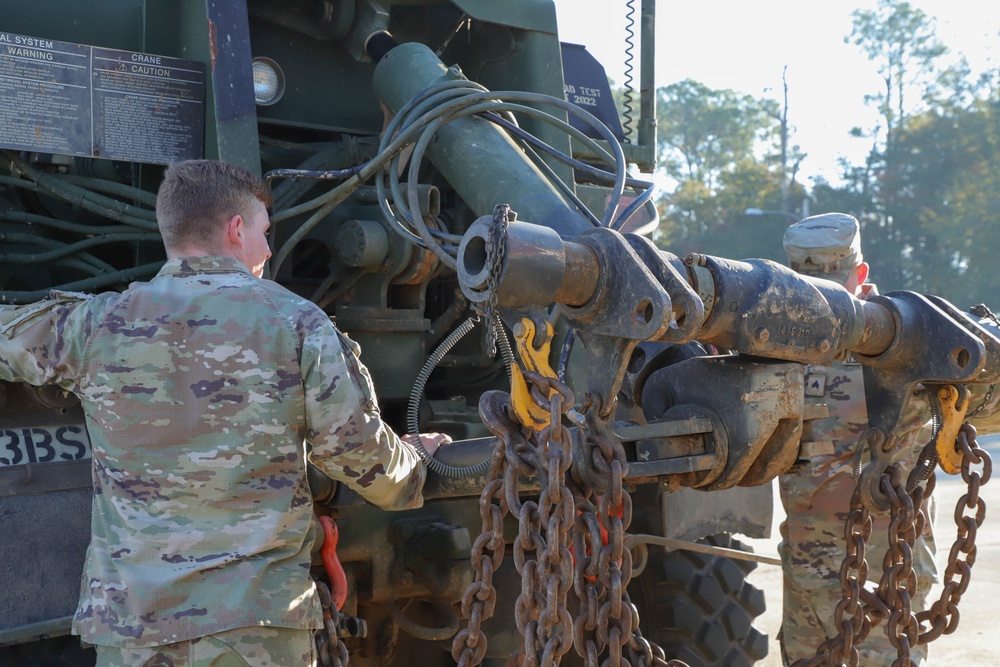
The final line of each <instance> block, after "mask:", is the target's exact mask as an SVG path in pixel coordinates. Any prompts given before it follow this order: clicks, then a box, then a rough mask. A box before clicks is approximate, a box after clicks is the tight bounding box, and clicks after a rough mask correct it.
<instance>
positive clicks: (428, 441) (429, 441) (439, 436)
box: [403, 433, 451, 456]
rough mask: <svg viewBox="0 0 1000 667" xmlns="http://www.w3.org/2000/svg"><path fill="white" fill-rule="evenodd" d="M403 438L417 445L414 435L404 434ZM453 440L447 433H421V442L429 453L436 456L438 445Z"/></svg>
mask: <svg viewBox="0 0 1000 667" xmlns="http://www.w3.org/2000/svg"><path fill="white" fill-rule="evenodd" d="M403 440H405V441H406V442H408V443H409V444H411V445H416V438H415V437H414V436H412V435H405V436H403ZM450 442H451V437H450V436H448V435H445V434H444V433H421V434H420V444H422V445H423V446H424V449H425V450H427V453H428V454H430V455H431V456H434V453H435V452H437V450H438V447H440V446H441V445H447V444H448V443H450Z"/></svg>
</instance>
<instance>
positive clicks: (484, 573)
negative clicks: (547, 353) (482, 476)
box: [451, 392, 523, 667]
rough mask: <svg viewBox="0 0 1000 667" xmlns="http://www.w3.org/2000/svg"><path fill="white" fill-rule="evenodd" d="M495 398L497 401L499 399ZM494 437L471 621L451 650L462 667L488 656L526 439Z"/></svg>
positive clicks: (476, 546)
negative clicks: (485, 629) (488, 631)
mask: <svg viewBox="0 0 1000 667" xmlns="http://www.w3.org/2000/svg"><path fill="white" fill-rule="evenodd" d="M490 393H491V394H500V393H501V392H490ZM487 398H489V396H484V399H487ZM492 398H493V399H494V401H495V400H496V399H497V398H499V396H493V397H492ZM483 404H485V401H484V403H483ZM494 434H495V435H496V436H497V437H498V438H500V439H501V444H502V445H503V446H502V447H498V448H497V449H496V450H495V451H494V452H493V458H492V460H491V461H490V469H489V472H488V473H487V479H488V481H487V483H486V486H484V487H483V492H482V494H481V495H480V496H479V515H480V516H481V517H482V519H483V528H482V531H480V533H479V537H477V538H476V541H475V542H474V543H473V545H472V567H473V569H474V570H475V580H474V581H473V583H472V584H471V585H470V586H469V587H468V588H467V589H466V591H465V594H464V595H463V596H462V614H463V616H464V617H465V618H468V619H469V625H468V627H466V628H464V629H463V630H461V631H460V632H459V633H458V634H457V635H456V636H455V639H454V640H453V642H452V648H451V656H452V658H453V659H454V660H455V662H456V663H457V664H458V666H459V667H468V666H470V665H478V664H479V663H480V662H482V660H483V657H484V656H485V655H486V644H487V640H486V637H485V635H483V634H482V623H483V622H484V621H486V620H487V619H489V618H491V617H492V616H493V611H494V609H495V608H496V602H497V592H496V588H494V586H493V573H494V572H496V571H497V568H499V567H500V563H502V562H503V556H504V548H505V545H504V539H503V518H504V516H506V515H507V513H508V511H509V508H508V506H507V496H506V490H505V489H506V486H507V481H506V480H507V478H508V476H510V474H511V471H514V472H513V476H514V483H515V484H516V483H517V472H516V470H517V466H516V465H509V464H510V462H511V461H512V460H513V459H514V457H516V456H517V453H516V448H517V445H518V444H519V442H521V441H523V439H522V438H521V436H520V433H518V432H517V431H516V430H515V431H510V430H504V429H499V428H498V429H497V430H495V431H494ZM515 488H516V486H515Z"/></svg>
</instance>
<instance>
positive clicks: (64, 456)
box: [0, 424, 91, 466]
mask: <svg viewBox="0 0 1000 667" xmlns="http://www.w3.org/2000/svg"><path fill="white" fill-rule="evenodd" d="M90 458H91V451H90V438H89V436H88V435H87V429H86V428H84V426H83V425H82V424H80V425H63V426H31V427H25V428H10V429H3V430H2V431H0V466H17V465H24V464H26V463H49V462H53V461H79V460H83V459H90Z"/></svg>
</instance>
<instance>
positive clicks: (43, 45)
mask: <svg viewBox="0 0 1000 667" xmlns="http://www.w3.org/2000/svg"><path fill="white" fill-rule="evenodd" d="M14 43H15V44H21V45H23V46H36V47H38V48H40V49H51V48H52V47H53V46H55V43H54V42H52V41H51V40H48V39H36V38H34V37H22V36H21V35H15V36H14Z"/></svg>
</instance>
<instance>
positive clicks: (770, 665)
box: [744, 436, 1000, 667]
mask: <svg viewBox="0 0 1000 667" xmlns="http://www.w3.org/2000/svg"><path fill="white" fill-rule="evenodd" d="M980 446H982V447H985V449H986V450H987V452H989V453H990V455H991V457H992V459H993V462H994V465H996V466H997V471H996V473H997V474H996V475H995V476H994V477H993V479H992V480H991V482H989V483H987V484H986V485H985V486H983V487H982V490H981V492H980V495H981V497H982V498H983V499H984V500H985V501H986V519H985V521H984V523H983V526H982V528H981V529H980V531H979V533H978V535H977V537H976V546H977V555H976V563H975V565H974V567H973V568H972V582H971V584H970V585H969V589H968V590H967V591H966V593H965V595H963V596H962V601H961V603H960V604H959V610H960V612H961V614H960V622H959V625H958V629H957V630H956V631H955V633H954V634H952V635H945V636H943V637H941V638H939V639H938V640H936V641H935V642H934V643H933V644H931V648H930V654H929V659H928V661H927V663H928V664H927V667H937V666H939V665H940V666H943V665H970V666H987V665H1000V641H998V637H997V611H996V605H997V598H998V596H1000V436H992V437H990V438H985V437H984V438H980ZM964 492H965V482H963V481H962V478H961V477H960V476H959V477H948V476H945V475H942V473H941V472H940V470H939V471H938V473H937V488H936V490H935V492H934V494H935V495H936V496H937V498H938V519H937V524H936V528H937V536H938V568H939V570H940V571H941V572H942V575H943V570H944V561H945V559H946V558H947V556H948V551H949V550H950V549H951V544H952V543H953V542H954V539H955V524H954V519H953V512H954V508H955V504H956V502H957V501H958V499H959V498H960V497H961V495H962V494H963V493H964ZM775 508H776V509H777V510H778V512H780V510H781V503H780V501H778V499H777V496H776V497H775ZM780 520H781V516H776V517H775V523H774V527H773V530H772V531H771V535H772V537H771V538H770V539H766V540H744V541H746V542H748V543H750V544H752V545H753V546H754V550H755V551H757V552H758V553H767V554H770V555H777V543H778V522H780ZM750 581H751V582H752V583H753V584H754V585H755V586H757V587H758V588H761V589H763V590H764V591H765V595H766V596H767V604H768V610H767V611H766V612H765V613H764V615H763V616H761V617H760V618H759V619H758V620H757V624H756V625H757V627H758V629H760V630H761V631H762V632H765V633H766V634H767V635H768V636H769V637H770V638H771V644H770V650H769V653H768V657H767V658H766V659H765V660H764V661H763V662H761V663H758V665H757V667H781V659H780V651H779V649H778V643H777V640H776V639H775V637H776V636H777V633H778V626H779V625H780V623H781V568H780V567H779V566H775V565H764V564H761V565H758V567H757V569H756V570H755V571H754V572H753V573H752V574H751V575H750ZM939 593H940V588H938V589H937V590H936V591H935V592H934V593H933V594H932V599H937V595H938V594H939ZM862 667H868V666H862Z"/></svg>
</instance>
